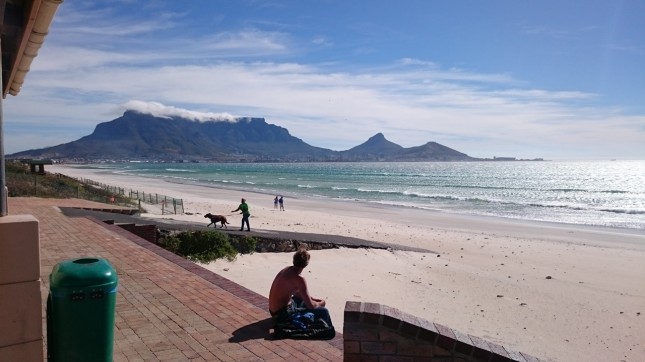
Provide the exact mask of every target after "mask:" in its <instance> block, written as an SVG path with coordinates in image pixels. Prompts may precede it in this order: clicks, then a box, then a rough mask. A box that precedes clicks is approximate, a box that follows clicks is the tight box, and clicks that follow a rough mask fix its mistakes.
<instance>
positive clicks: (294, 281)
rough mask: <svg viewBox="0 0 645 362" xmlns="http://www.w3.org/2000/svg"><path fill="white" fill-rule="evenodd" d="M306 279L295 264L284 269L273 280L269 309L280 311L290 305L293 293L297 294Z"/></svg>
mask: <svg viewBox="0 0 645 362" xmlns="http://www.w3.org/2000/svg"><path fill="white" fill-rule="evenodd" d="M303 284H304V279H303V278H302V276H300V274H299V273H298V272H297V270H296V268H294V267H293V266H288V267H286V268H284V269H282V270H281V271H280V272H279V273H278V274H277V275H276V276H275V279H274V280H273V283H272V284H271V290H270V291H269V311H270V312H273V313H275V312H278V311H279V310H281V309H282V308H285V307H286V306H287V305H289V302H290V301H291V296H292V295H297V294H298V293H299V291H300V288H302V285H303Z"/></svg>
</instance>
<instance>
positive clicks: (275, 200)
mask: <svg viewBox="0 0 645 362" xmlns="http://www.w3.org/2000/svg"><path fill="white" fill-rule="evenodd" d="M273 208H274V209H277V208H278V197H277V196H276V197H275V199H273Z"/></svg>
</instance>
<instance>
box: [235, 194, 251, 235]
mask: <svg viewBox="0 0 645 362" xmlns="http://www.w3.org/2000/svg"><path fill="white" fill-rule="evenodd" d="M236 211H241V212H242V227H241V228H240V231H242V230H244V223H246V231H251V226H250V225H249V217H250V216H251V213H250V212H249V205H248V204H247V203H246V199H244V198H243V199H242V203H241V204H240V206H238V207H237V209H235V210H233V211H231V212H236Z"/></svg>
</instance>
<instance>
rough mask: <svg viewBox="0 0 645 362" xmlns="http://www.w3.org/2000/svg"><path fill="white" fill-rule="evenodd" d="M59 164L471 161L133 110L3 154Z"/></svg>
mask: <svg viewBox="0 0 645 362" xmlns="http://www.w3.org/2000/svg"><path fill="white" fill-rule="evenodd" d="M7 157H8V158H52V159H59V160H75V161H98V160H139V161H178V160H190V161H198V162H202V161H203V162H313V161H317V162H329V161H350V162H368V161H369V162H374V161H390V162H391V161H474V160H478V159H477V158H473V157H470V156H468V155H466V154H464V153H461V152H458V151H456V150H454V149H451V148H449V147H446V146H443V145H440V144H438V143H436V142H428V143H426V144H424V145H421V146H417V147H410V148H405V147H402V146H399V145H397V144H395V143H393V142H390V141H388V140H387V139H386V138H385V136H383V134H381V133H377V134H376V135H374V136H372V137H371V138H370V139H368V140H367V141H366V142H364V143H362V144H360V145H358V146H356V147H353V148H351V149H349V150H346V151H333V150H329V149H325V148H320V147H314V146H311V145H309V144H307V143H305V142H304V141H302V140H301V139H300V138H297V137H294V136H292V135H291V134H289V131H288V130H287V129H286V128H283V127H279V126H276V125H273V124H268V123H267V122H266V121H265V120H264V118H251V117H244V118H237V119H236V120H235V121H202V122H200V121H195V120H192V119H186V118H181V117H158V116H154V115H150V114H144V113H139V112H136V111H126V112H125V113H124V114H123V116H121V117H119V118H117V119H114V120H112V121H109V122H104V123H100V124H98V125H97V126H96V128H95V129H94V132H92V134H90V135H88V136H85V137H82V138H80V139H78V140H76V141H73V142H69V143H64V144H61V145H58V146H53V147H47V148H41V149H32V150H28V151H22V152H17V153H14V154H12V155H7Z"/></svg>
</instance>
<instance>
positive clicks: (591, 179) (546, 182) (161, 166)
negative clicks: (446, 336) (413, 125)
mask: <svg viewBox="0 0 645 362" xmlns="http://www.w3.org/2000/svg"><path fill="white" fill-rule="evenodd" d="M84 167H88V168H102V169H108V170H110V171H111V172H116V173H122V174H131V175H138V176H143V177H149V178H153V179H158V180H160V181H161V180H165V181H172V182H180V183H196V184H202V185H206V186H213V187H219V188H229V189H239V190H249V191H257V192H262V193H266V194H270V195H284V196H285V198H286V199H287V200H288V198H289V197H302V196H307V197H317V198H333V199H346V200H357V201H363V202H372V203H380V204H385V205H392V206H398V207H409V208H420V209H432V210H440V211H443V212H450V213H459V214H474V215H487V216H495V217H504V218H513V219H522V220H536V221H549V222H560V223H570V224H583V225H597V226H609V227H619V228H630V229H641V230H645V161H593V162H592V161H578V162H559V161H558V162H556V161H526V162H524V161H511V162H498V161H494V162H493V161H489V162H423V163H419V162H410V163H223V164H222V163H217V164H215V163H172V164H170V163H120V164H100V165H86V166H84ZM267 199H268V200H269V201H267V202H268V203H270V202H271V200H272V199H273V196H271V197H268V198H267ZM286 202H287V203H288V201H286Z"/></svg>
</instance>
